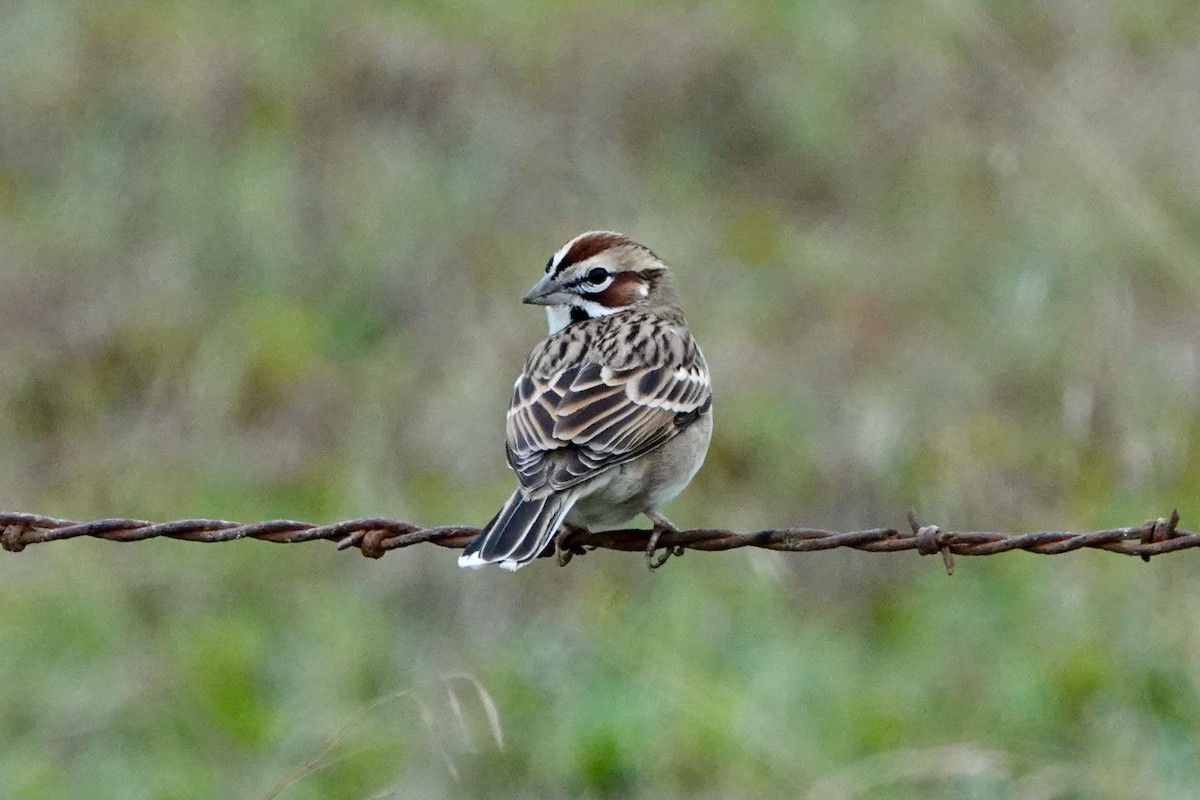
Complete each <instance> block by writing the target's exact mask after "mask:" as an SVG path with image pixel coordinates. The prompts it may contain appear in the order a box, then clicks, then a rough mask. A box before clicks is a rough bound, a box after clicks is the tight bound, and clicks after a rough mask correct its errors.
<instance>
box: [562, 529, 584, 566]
mask: <svg viewBox="0 0 1200 800" xmlns="http://www.w3.org/2000/svg"><path fill="white" fill-rule="evenodd" d="M588 533H589V531H588V529H587V528H581V527H580V526H578V525H571V524H570V523H565V524H564V525H563V526H562V527H561V528H559V530H558V533H556V534H555V535H554V558H555V560H556V561H558V565H559V566H560V567H565V566H566V565H567V564H569V563H571V558H572V557H574V556H581V555H583V554H584V553H586V552H587V548H585V547H584V546H583V545H582V544H580V543H579V542H578V541H576V540H577V539H579V538H581V537H583V536H587V535H588Z"/></svg>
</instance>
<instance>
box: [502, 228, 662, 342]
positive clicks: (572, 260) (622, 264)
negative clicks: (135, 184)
mask: <svg viewBox="0 0 1200 800" xmlns="http://www.w3.org/2000/svg"><path fill="white" fill-rule="evenodd" d="M525 302H526V303H532V304H533V305H539V306H546V319H547V321H548V322H549V325H550V332H551V333H557V332H558V331H560V330H562V329H563V328H565V327H566V326H568V325H570V324H571V323H574V322H582V321H584V320H588V319H595V318H597V317H602V316H605V315H607V314H615V313H616V312H618V311H624V310H626V309H629V308H636V307H639V306H642V307H647V308H657V309H667V308H669V309H672V310H677V309H678V299H677V298H676V296H675V291H674V289H673V288H672V286H671V281H670V276H669V274H668V272H667V265H666V264H664V263H663V262H662V261H660V260H659V258H658V256H656V255H654V253H652V252H651V251H650V248H648V247H646V246H645V245H640V244H638V243H637V242H635V241H633V240H632V239H630V238H629V237H627V236H624V235H622V234H620V233H613V232H612V231H589V232H588V233H582V234H580V235H579V236H576V237H575V238H574V239H572V240H571V241H569V242H567V243H566V244H564V245H563V246H562V247H561V248H559V250H558V252H556V253H555V254H554V255H553V256H551V257H550V260H549V261H548V262H547V263H546V274H545V275H544V276H543V277H542V279H541V280H540V281H538V282H537V283H536V284H535V285H534V286H533V288H532V289H530V290H529V292H528V294H526V295H525ZM680 313H681V312H680Z"/></svg>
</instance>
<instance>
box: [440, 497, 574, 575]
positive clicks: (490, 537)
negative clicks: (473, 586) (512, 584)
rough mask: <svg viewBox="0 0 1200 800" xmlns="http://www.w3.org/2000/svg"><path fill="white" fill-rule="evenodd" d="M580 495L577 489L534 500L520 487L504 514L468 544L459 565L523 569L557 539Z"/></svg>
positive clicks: (505, 508)
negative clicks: (489, 565)
mask: <svg viewBox="0 0 1200 800" xmlns="http://www.w3.org/2000/svg"><path fill="white" fill-rule="evenodd" d="M578 496H579V495H578V493H577V492H563V493H561V494H560V493H554V492H552V493H550V494H548V495H546V496H545V497H539V498H537V499H530V498H527V497H525V495H523V494H522V493H521V490H520V489H518V490H517V491H515V492H513V496H512V497H510V498H508V502H507V503H505V504H504V508H502V509H500V513H499V514H497V515H496V516H495V517H493V518H492V521H491V522H489V523H488V524H487V527H485V528H484V529H483V530H482V531H481V532H480V534H479V535H478V536H476V537H475V539H474V540H473V541H472V542H471V543H470V544H469V545H467V549H466V550H464V551H463V554H462V555H461V556H459V557H458V565H459V566H460V567H482V566H483V565H484V564H499V565H500V566H501V567H503V568H504V569H507V570H510V571H512V570H517V569H520V568H521V567H523V566H525V565H526V564H528V563H529V562H530V561H532V560H533V559H535V558H537V557H538V554H539V553H541V552H542V550H544V549H545V548H546V545H547V544H549V543H550V540H551V539H552V538H554V534H555V533H556V532H558V527H559V526H560V525H562V522H563V518H564V517H565V516H567V512H568V511H570V510H571V506H573V505H575V500H576V498H578Z"/></svg>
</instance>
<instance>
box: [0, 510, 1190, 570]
mask: <svg viewBox="0 0 1200 800" xmlns="http://www.w3.org/2000/svg"><path fill="white" fill-rule="evenodd" d="M908 522H909V529H907V530H898V529H896V528H871V529H869V530H862V531H849V532H839V531H827V530H818V529H815V528H769V529H767V530H761V531H756V532H754V533H736V532H734V531H729V530H725V529H722V528H695V529H692V530H668V531H660V532H658V533H657V536H655V532H654V531H651V530H647V529H642V528H625V529H620V530H609V531H595V532H591V531H586V530H583V529H578V528H566V529H564V531H563V532H562V533H560V534H559V536H558V539H557V540H556V541H555V542H553V543H552V544H551V545H550V546H549V547H547V548H546V550H545V552H543V553H542V554H541V555H542V556H543V557H545V556H553V555H557V557H558V561H559V563H561V564H566V563H567V562H568V561H569V560H570V559H571V556H572V555H580V554H583V553H585V552H587V551H588V550H593V549H597V548H601V549H606V550H622V551H631V552H643V553H647V555H648V557H649V556H652V555H653V551H654V550H655V549H662V550H664V551H665V552H664V554H663V556H664V558H662V559H661V560H657V561H656V560H655V559H653V558H651V561H650V564H651V566H652V567H656V566H660V565H661V563H662V561H663V560H665V556H669V555H672V554H674V555H682V553H683V552H684V551H686V550H698V551H702V552H715V551H720V550H734V549H737V548H740V547H757V548H761V549H764V550H776V551H782V552H789V553H803V552H813V551H817V550H832V549H834V548H838V547H849V548H853V549H855V550H863V551H866V552H870V553H893V552H896V551H899V550H916V551H917V552H918V553H920V554H922V555H933V554H940V555H941V556H942V559H943V561H944V562H945V565H946V570H947V572H950V571H952V570H953V566H954V562H953V557H954V556H988V555H994V554H996V553H1007V552H1009V551H1011V550H1025V551H1027V552H1031V553H1038V554H1040V555H1058V554H1059V553H1070V552H1073V551H1075V550H1079V549H1082V548H1085V547H1086V548H1092V549H1098V550H1106V551H1108V552H1110V553H1120V554H1122V555H1129V556H1141V557H1142V558H1143V559H1144V560H1147V561H1148V560H1149V559H1150V556H1155V555H1162V554H1164V553H1172V552H1175V551H1176V550H1183V549H1186V548H1191V547H1197V546H1200V534H1197V533H1193V532H1190V531H1181V530H1178V525H1179V512H1178V511H1173V512H1172V513H1171V516H1170V517H1165V518H1163V517H1160V518H1159V519H1152V520H1147V521H1146V522H1143V523H1142V524H1141V525H1135V526H1133V527H1129V528H1111V529H1109V530H1102V531H1092V532H1089V533H1072V532H1071V531H1039V532H1037V533H1025V534H1019V535H1014V534H1007V533H998V532H994V531H947V530H942V529H941V528H940V527H938V526H937V525H924V524H922V523H921V522H920V520H918V519H917V517H916V515H915V514H914V513H913V512H909V515H908ZM478 533H479V529H478V528H470V527H465V526H457V525H455V526H445V527H437V528H423V527H421V526H419V525H414V524H413V523H411V522H404V521H403V520H397V519H388V518H384V517H364V518H362V519H351V520H345V521H343V522H335V523H332V524H330V525H314V524H312V523H309V522H297V521H294V520H284V519H276V520H268V521H265V522H254V523H249V524H247V523H241V522H231V521H228V520H218V519H181V520H175V521H172V522H149V521H146V520H140V519H98V520H92V521H89V522H76V521H73V520H66V519H57V518H55V517H47V516H42V515H40V514H21V513H10V512H0V546H2V547H3V548H4V549H5V550H7V551H9V552H12V553H18V552H20V551H21V550H23V549H25V547H27V546H28V545H31V544H42V543H45V542H55V541H62V540H64V539H74V538H78V537H80V536H90V537H93V538H98V539H106V540H108V541H113V542H140V541H145V540H147V539H155V538H168V539H180V540H183V541H188V542H229V541H234V540H237V539H259V540H261V541H265V542H276V543H279V544H292V543H296V542H311V541H317V540H327V541H333V542H336V543H337V545H338V549H339V550H344V549H348V548H354V547H356V548H358V549H359V550H360V551H361V552H362V554H363V555H365V556H368V557H370V558H380V557H381V556H382V555H383V554H384V553H386V552H387V551H389V550H399V549H401V548H405V547H411V546H413V545H416V544H423V543H426V542H428V543H430V544H436V545H438V546H440V547H448V548H452V549H457V550H461V549H462V548H464V547H466V546H467V544H468V543H469V542H470V541H471V540H472V539H473V538H475V536H476V535H478Z"/></svg>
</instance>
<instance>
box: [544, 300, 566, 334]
mask: <svg viewBox="0 0 1200 800" xmlns="http://www.w3.org/2000/svg"><path fill="white" fill-rule="evenodd" d="M546 323H547V324H548V325H549V326H550V335H551V336H553V335H554V334H556V333H558V332H559V331H561V330H562V329H563V328H565V327H567V326H568V325H570V324H571V307H570V306H546Z"/></svg>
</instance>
